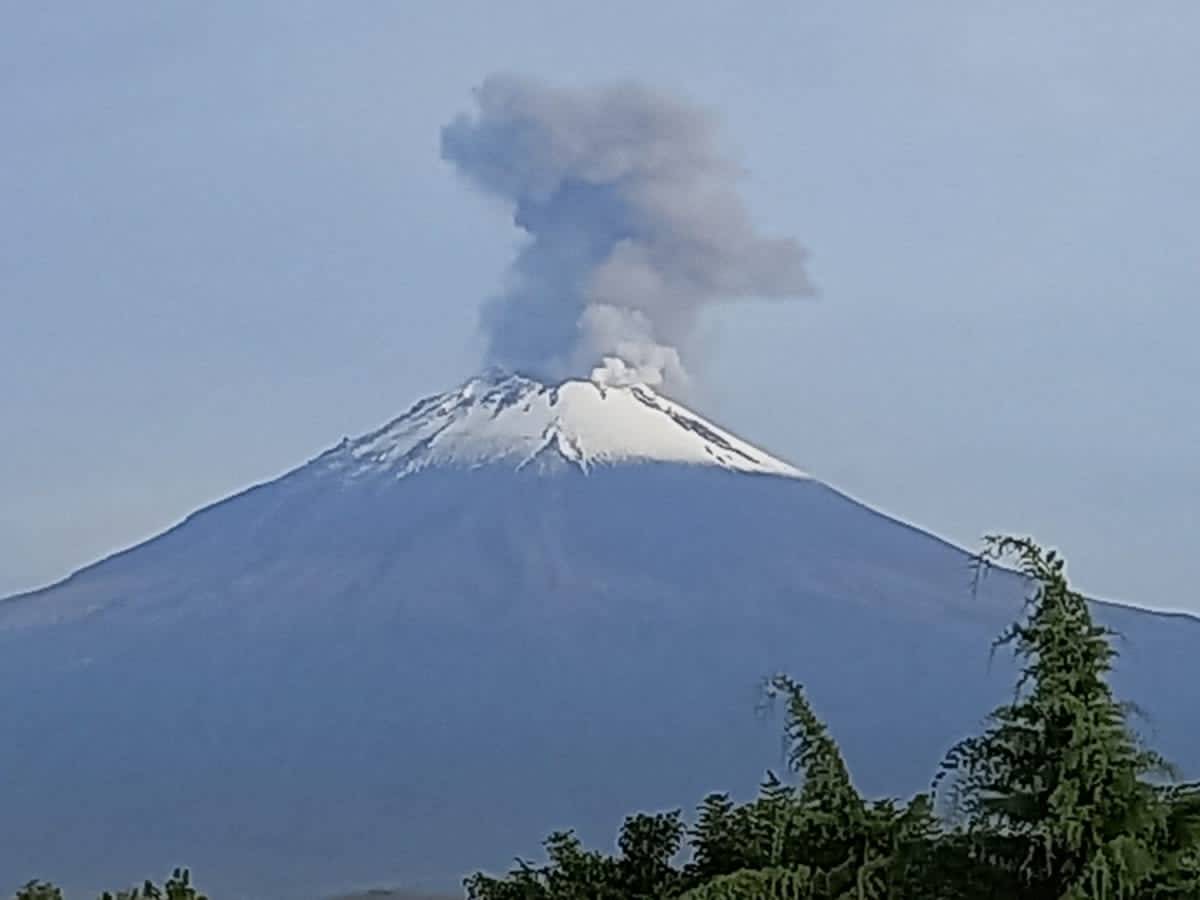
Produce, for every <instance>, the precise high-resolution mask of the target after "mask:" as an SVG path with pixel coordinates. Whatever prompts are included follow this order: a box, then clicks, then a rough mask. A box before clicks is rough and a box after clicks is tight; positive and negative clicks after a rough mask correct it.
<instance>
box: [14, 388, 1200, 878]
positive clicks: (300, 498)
mask: <svg viewBox="0 0 1200 900" xmlns="http://www.w3.org/2000/svg"><path fill="white" fill-rule="evenodd" d="M578 384H579V387H578V388H569V386H568V388H569V389H561V388H560V390H559V392H558V394H557V397H558V399H557V402H554V403H551V397H552V392H553V391H554V389H553V388H546V387H544V386H541V385H537V384H536V383H534V382H529V381H528V380H525V379H509V380H505V379H491V380H486V381H477V382H474V383H473V385H474V386H471V383H469V384H468V385H467V386H464V388H463V389H460V390H459V391H456V392H451V393H450V394H448V395H442V396H441V397H440V398H434V399H433V400H431V401H426V402H424V403H422V404H418V405H417V406H416V407H414V409H413V410H411V411H410V412H409V414H407V415H406V416H404V417H401V419H399V420H397V422H395V423H392V424H391V425H389V426H386V427H385V428H384V429H382V430H380V431H379V432H376V433H375V434H373V435H368V436H367V437H365V438H363V439H360V440H358V441H346V442H343V444H341V445H339V447H337V448H335V449H334V450H331V451H330V452H329V453H327V454H324V455H322V456H321V457H318V458H317V459H316V460H314V461H313V462H312V463H310V464H308V465H306V466H303V467H301V468H300V469H297V470H296V471H294V472H292V473H289V474H288V475H286V476H284V477H283V478H280V479H278V480H276V481H274V482H271V483H269V484H266V485H262V486H259V487H256V488H253V489H251V490H249V491H246V492H244V493H242V494H240V495H237V496H236V497H233V498H230V499H229V500H226V501H224V502H222V503H219V504H216V505H214V506H212V507H209V508H208V509H206V510H203V511H201V512H199V513H197V514H195V515H193V516H192V517H190V518H189V519H188V520H186V521H185V522H184V523H182V524H181V525H180V526H178V527H176V528H175V529H172V530H171V531H169V532H167V533H166V534H164V535H162V536H160V537H159V538H156V539H154V540H152V541H149V542H147V543H145V544H143V545H140V546H139V547H136V548H133V549H131V550H129V551H127V552H125V553H122V554H119V555H117V556H114V557H112V558H110V559H108V560H106V561H104V562H102V563H100V564H98V565H96V566H92V567H90V568H88V569H85V570H83V571H81V572H80V573H78V574H76V575H75V576H73V577H72V578H70V579H68V580H67V581H65V582H63V583H61V584H59V585H56V586H54V587H51V588H49V589H46V590H44V591H40V592H36V593H34V594H29V595H24V596H22V597H18V598H14V599H10V600H8V601H4V602H3V603H0V705H2V708H3V709H5V710H6V713H7V715H6V720H7V721H8V722H9V723H11V724H10V726H9V734H8V735H7V736H6V740H5V741H3V742H0V777H3V779H4V781H3V785H4V787H3V794H2V795H0V803H3V804H4V806H5V808H8V809H17V810H20V811H21V814H20V815H14V816H5V817H0V873H5V877H9V876H8V875H7V873H10V872H11V873H14V875H13V877H12V878H10V880H13V881H14V883H15V882H16V881H19V880H23V879H24V878H27V877H32V876H33V875H35V874H36V875H43V876H44V875H53V876H54V877H56V878H59V879H60V880H62V881H65V882H67V883H68V884H69V885H72V886H77V887H78V888H80V889H87V890H95V889H97V888H99V887H100V886H101V885H111V884H115V883H120V882H121V880H123V879H126V880H127V879H129V878H131V877H133V876H134V875H137V874H140V873H143V872H153V871H157V870H158V869H161V868H163V866H165V865H171V864H175V863H176V862H186V863H188V864H189V865H191V866H193V868H194V869H195V870H196V871H197V872H198V873H199V874H201V875H203V877H204V884H205V886H206V887H207V888H208V889H209V890H210V891H212V892H213V893H214V894H219V895H220V896H230V897H233V896H237V894H235V893H234V888H239V887H240V888H242V889H244V890H246V891H247V893H246V894H245V896H266V897H272V896H297V897H300V896H313V895H315V894H317V893H320V892H326V893H328V892H333V891H335V890H343V889H347V890H348V889H353V888H355V887H361V886H365V885H368V884H377V883H396V884H407V885H413V886H424V887H430V888H445V887H453V886H454V884H455V882H456V881H457V879H458V877H459V876H460V875H461V874H462V873H463V872H464V871H465V870H467V869H471V868H474V867H477V866H488V867H503V866H506V865H507V864H508V861H509V860H510V859H511V857H512V856H513V855H514V854H517V853H523V854H527V855H528V854H532V853H534V852H535V851H536V849H537V843H538V841H540V839H541V838H542V837H543V836H544V834H545V833H546V832H547V831H548V830H550V829H551V828H556V827H570V826H576V827H578V828H579V829H580V830H581V832H582V833H583V834H584V835H585V837H587V838H588V839H589V840H591V841H595V842H598V843H604V842H606V841H609V840H611V837H612V834H613V833H614V831H615V828H616V826H617V825H618V824H619V821H620V817H621V816H622V815H624V814H625V813H627V812H629V811H630V810H632V809H634V808H636V807H638V806H642V805H649V806H657V807H677V806H681V805H682V806H690V805H691V804H693V803H695V802H696V801H698V800H699V799H700V798H701V797H702V796H703V794H704V793H706V792H708V791H710V790H713V789H718V788H732V789H736V790H738V791H741V792H748V791H750V790H752V789H753V786H754V785H755V784H756V782H757V780H758V779H759V778H760V777H761V775H762V771H763V769H764V768H766V767H768V766H776V767H778V766H779V764H780V758H779V745H778V735H777V727H776V724H775V723H769V722H762V721H759V720H758V719H757V718H756V716H755V713H754V710H755V704H756V700H757V694H756V686H757V684H758V682H759V680H760V679H761V678H762V677H763V676H765V675H767V674H769V673H771V672H773V671H776V670H779V669H785V670H787V671H789V672H791V673H792V674H794V675H795V676H796V677H797V678H799V679H801V680H802V681H804V682H805V683H806V684H807V685H808V687H809V689H810V691H811V694H812V697H813V700H814V702H815V704H816V705H817V707H818V708H819V710H820V711H821V712H822V713H823V714H825V715H827V717H828V718H829V720H830V722H831V725H832V726H833V728H834V729H835V732H836V734H837V736H838V738H839V739H840V740H841V741H842V742H843V744H844V747H845V749H846V753H847V756H848V758H849V760H850V763H851V765H852V767H853V770H854V771H855V773H856V775H857V776H858V778H859V781H860V783H861V784H862V786H863V787H864V788H865V789H866V790H868V791H870V792H883V791H911V790H917V789H922V788H924V787H925V786H926V785H927V783H928V780H929V778H930V777H931V776H932V774H933V772H934V769H935V767H936V763H937V761H938V759H939V758H940V755H941V753H942V752H943V751H944V750H945V748H946V747H947V746H948V745H949V744H950V743H951V742H952V741H953V740H954V739H956V738H957V737H959V736H961V735H962V734H963V733H964V732H965V731H969V730H971V729H973V728H974V727H976V725H977V724H978V721H979V719H980V718H981V717H982V715H983V714H984V713H985V712H986V711H987V709H988V708H989V707H990V706H991V705H993V704H994V703H996V702H998V701H1000V700H1001V699H1003V697H1004V696H1005V693H1006V691H1007V690H1008V689H1009V686H1010V677H1009V675H1010V672H1009V669H1010V666H1009V665H1008V663H1007V662H1006V661H1005V660H1003V658H1002V657H997V660H996V661H995V662H994V663H991V664H989V661H988V648H989V645H990V641H991V640H992V639H993V638H994V637H995V635H996V634H997V633H998V632H999V630H1000V629H1001V628H1002V627H1003V626H1004V625H1005V624H1007V623H1008V622H1009V621H1011V619H1012V618H1013V617H1014V616H1015V615H1017V614H1018V612H1019V609H1020V603H1021V599H1022V590H1023V586H1022V585H1021V584H1020V582H1019V581H1018V580H1017V579H1015V578H1014V577H1013V576H1011V575H1008V574H1006V573H1002V572H998V573H995V574H994V575H993V576H991V577H989V578H988V579H987V580H986V581H984V582H983V584H982V585H981V586H980V587H979V589H978V591H972V589H971V572H970V569H969V566H968V559H967V557H966V555H965V554H963V553H962V552H961V551H960V550H958V549H956V548H954V547H952V546H950V545H948V544H946V543H944V542H942V541H939V540H937V539H936V538H933V537H931V536H929V535H927V534H924V533H922V532H920V531H918V530H916V529H913V528H910V527H907V526H904V525H902V524H899V523H897V522H895V521H893V520H890V519H888V518H886V517H884V516H881V515H879V514H877V513H875V512H873V511H871V510H869V509H867V508H865V507H863V506H861V505H859V504H857V503H855V502H853V501H851V500H849V499H847V498H846V497H844V496H842V495H840V494H838V493H837V492H836V491H834V490H832V489H831V488H829V487H827V486H825V485H823V484H821V483H820V482H819V481H816V480H814V479H811V478H806V477H802V476H800V475H799V473H798V472H796V471H795V470H794V469H792V468H791V467H790V466H787V465H786V464H784V463H781V462H779V461H777V460H774V459H773V458H771V457H769V456H768V455H766V454H763V453H761V451H758V450H756V449H755V448H753V447H750V446H749V445H746V444H744V443H743V442H741V441H738V440H737V439H736V438H733V437H732V436H731V435H728V434H727V433H725V432H723V431H721V430H719V429H716V428H715V427H714V426H711V425H710V424H709V423H706V422H704V421H703V420H702V419H700V418H699V417H696V416H694V414H691V413H688V412H687V411H686V410H683V409H682V408H681V407H678V406H677V405H675V404H670V405H668V404H667V401H665V400H662V399H661V398H657V397H655V396H654V395H653V394H652V393H650V392H648V391H646V392H645V395H644V396H645V397H646V398H648V400H649V402H645V401H643V400H641V399H639V398H638V397H636V396H635V395H633V393H632V391H631V390H630V389H609V393H608V395H607V397H606V398H601V399H599V400H596V399H595V398H599V397H600V394H599V389H598V388H597V387H595V386H591V385H587V384H585V383H578ZM588 392H591V393H588ZM623 392H624V393H623ZM489 397H490V398H491V399H488V398H489ZM564 397H565V398H567V399H566V400H565V401H564V400H563V399H562V398H564ZM578 397H586V398H587V399H586V400H583V401H581V402H582V403H586V404H592V405H593V406H594V405H595V404H596V403H601V404H603V403H608V402H609V401H610V400H612V399H613V398H621V399H620V400H617V401H616V402H617V403H620V404H625V405H628V408H629V409H631V410H633V411H634V412H632V413H629V416H633V417H634V418H633V419H632V424H631V420H630V418H628V417H627V416H625V413H621V416H617V415H613V416H612V417H611V418H609V417H606V416H607V413H606V414H604V415H598V414H596V413H595V412H594V411H593V410H592V407H591V406H577V405H576V403H575V399H576V398H578ZM625 405H622V406H619V407H615V408H616V409H618V410H624V409H625V408H626V406H625ZM549 410H553V411H552V412H547V411H549ZM581 410H582V411H581ZM641 416H649V417H650V418H649V419H646V420H643V419H641V418H637V417H641ZM659 417H662V420H661V421H664V422H666V423H667V424H668V425H669V426H670V428H675V429H680V430H682V432H683V433H682V434H676V433H675V432H674V431H671V430H670V428H668V429H667V430H666V431H665V432H664V433H663V434H661V435H657V436H651V437H647V434H652V433H653V428H654V427H655V426H653V425H651V424H650V423H651V422H653V423H655V424H656V425H657V424H658V423H660V419H659ZM680 420H683V421H680ZM597 423H600V424H597ZM550 426H552V427H551V433H550V434H547V433H546V429H547V427H550ZM435 433H436V434H437V436H436V437H433V439H432V440H431V439H430V438H431V436H433V435H434V434H435ZM514 435H515V437H514ZM664 447H665V448H668V449H663V448H664ZM683 448H686V449H683ZM697 448H699V449H697ZM1101 614H1102V616H1103V617H1104V618H1105V619H1106V620H1107V621H1109V622H1111V623H1113V624H1115V625H1116V626H1118V627H1120V628H1121V629H1122V630H1123V631H1124V632H1125V633H1126V634H1127V635H1128V638H1129V641H1128V645H1127V647H1126V648H1125V650H1124V653H1125V656H1124V658H1123V665H1122V669H1121V671H1120V672H1119V678H1120V680H1121V684H1122V688H1123V689H1124V690H1125V693H1126V694H1127V695H1128V696H1130V697H1131V698H1132V699H1136V700H1138V701H1139V702H1141V703H1142V704H1143V705H1144V706H1146V707H1147V708H1148V709H1149V710H1150V712H1151V713H1152V714H1153V715H1154V716H1155V721H1156V722H1157V723H1158V727H1159V732H1158V734H1157V735H1156V743H1157V744H1158V746H1160V747H1161V749H1163V750H1164V751H1166V752H1167V753H1168V754H1169V755H1172V756H1174V757H1175V758H1176V759H1178V760H1179V761H1180V762H1182V763H1184V764H1185V766H1186V767H1188V768H1189V769H1190V770H1191V771H1192V772H1196V771H1200V765H1198V764H1200V758H1198V753H1197V749H1196V748H1197V747H1198V746H1200V742H1198V741H1197V738H1198V737H1200V734H1198V733H1197V732H1198V731H1200V729H1198V728H1197V726H1196V722H1195V718H1196V717H1195V714H1194V710H1195V709H1196V708H1200V706H1198V701H1200V678H1198V677H1197V675H1200V665H1198V664H1197V662H1196V661H1195V651H1196V648H1197V647H1200V622H1197V621H1195V620H1193V619H1190V618H1186V617H1165V616H1159V615H1154V614H1150V613H1144V612H1139V611H1135V610H1129V609H1124V608H1119V607H1102V608H1101ZM1168 684H1169V685H1171V686H1172V687H1171V690H1169V691H1164V690H1163V689H1162V686H1163V685H1168ZM68 866H69V867H70V868H67V867H68Z"/></svg>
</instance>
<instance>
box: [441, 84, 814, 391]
mask: <svg viewBox="0 0 1200 900" xmlns="http://www.w3.org/2000/svg"><path fill="white" fill-rule="evenodd" d="M475 101H476V104H477V109H476V110H475V112H474V114H473V115H462V116H459V117H458V118H456V119H455V120H454V121H453V122H451V123H450V124H449V125H447V126H445V127H444V128H443V129H442V134H441V152H442V158H443V159H445V160H447V161H449V162H450V163H452V164H453V165H454V166H455V167H456V168H457V169H458V171H459V172H460V173H461V174H462V175H463V176H465V177H466V178H467V179H468V180H469V181H470V182H471V183H473V184H474V185H475V186H476V187H478V188H479V189H481V190H482V191H484V192H485V193H487V194H491V195H495V196H497V197H499V198H501V199H502V200H504V201H505V202H506V203H507V204H510V205H511V209H512V213H513V221H514V223H515V224H516V225H517V226H518V227H519V228H521V229H522V230H523V231H525V232H526V233H527V235H528V237H529V240H528V242H527V243H526V245H525V246H524V248H523V249H522V250H521V252H520V254H519V255H518V257H517V259H516V260H515V261H514V263H513V266H512V268H511V270H510V272H509V274H508V278H507V282H506V285H505V287H504V289H503V290H502V291H501V293H499V294H498V295H497V296H495V297H493V298H491V299H490V300H489V301H488V302H487V303H486V304H485V305H484V308H483V312H482V325H483V328H484V331H485V334H486V337H487V340H488V355H489V362H491V363H494V364H498V365H502V366H505V367H508V368H513V369H517V370H521V371H527V372H530V373H533V374H537V375H542V376H546V377H551V378H562V377H566V376H569V375H580V374H591V376H592V377H594V378H597V379H599V380H604V381H607V382H609V383H627V382H632V381H642V382H646V383H649V384H656V385H661V384H665V385H666V386H667V387H671V386H676V387H682V386H684V385H685V384H686V381H687V372H686V369H685V367H684V361H683V359H682V357H681V353H682V350H683V348H685V347H686V346H687V344H688V337H689V335H690V334H691V333H692V331H693V329H694V327H695V324H696V321H697V317H698V314H699V313H700V311H701V310H702V309H703V308H704V307H705V306H708V305H710V304H715V303H724V302H728V301H732V300H736V299H739V298H789V297H798V296H803V295H805V294H809V293H811V288H810V285H809V281H808V278H807V276H806V274H805V270H804V261H805V253H804V250H803V248H801V247H800V245H799V244H798V243H796V242H795V241H794V240H791V239H788V238H771V237H764V236H763V235H761V234H759V233H758V232H757V231H756V230H755V228H754V227H753V225H752V224H751V222H750V220H749V216H748V214H747V211H746V208H745V204H744V203H743V201H742V198H741V196H740V194H739V192H738V180H739V178H740V177H741V174H742V173H741V170H740V169H739V168H738V167H737V166H736V165H734V164H733V163H732V161H731V160H730V159H728V158H727V157H726V156H725V155H723V154H722V153H721V152H719V148H718V147H717V143H716V123H715V122H714V120H713V118H712V117H711V116H710V115H709V114H708V113H707V112H706V111H704V110H702V109H700V108H698V107H695V106H693V105H691V104H689V103H686V102H683V101H681V100H678V99H675V98H673V97H669V96H664V95H662V94H659V93H656V92H654V91H651V90H649V89H647V88H644V87H641V86H638V85H635V84H621V85H616V86H611V87H603V88H596V89H585V90H577V89H570V90H568V89H562V88H554V87H550V86H547V85H545V84H542V83H540V82H537V81H533V80H529V79H523V78H517V77H513V76H507V75H497V76H492V77H489V78H488V79H486V80H485V81H484V83H483V84H482V85H481V86H480V87H479V88H478V89H477V90H476V91H475Z"/></svg>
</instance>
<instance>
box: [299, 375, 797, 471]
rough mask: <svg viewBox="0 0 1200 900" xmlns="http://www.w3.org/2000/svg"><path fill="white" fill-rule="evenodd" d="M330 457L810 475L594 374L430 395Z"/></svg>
mask: <svg viewBox="0 0 1200 900" xmlns="http://www.w3.org/2000/svg"><path fill="white" fill-rule="evenodd" d="M323 461H324V462H325V463H326V464H327V465H329V466H330V467H332V468H335V469H338V470H342V471H345V472H348V473H350V474H351V475H363V474H367V473H370V472H379V471H386V472H389V473H394V474H395V475H397V476H404V475H408V474H411V473H413V472H416V471H420V470H421V469H425V468H428V467H431V466H453V467H466V468H472V467H476V466H482V465H488V464H492V463H506V464H513V465H515V466H516V467H517V468H522V467H524V466H526V465H529V464H535V465H546V464H555V463H563V462H565V463H569V464H573V465H576V466H578V467H579V468H581V469H583V470H584V471H586V470H588V469H590V468H591V467H593V466H602V465H611V464H614V463H626V462H651V461H653V462H671V463H682V464H691V465H704V466H717V467H720V468H724V469H730V470H734V471H738V472H750V473H760V474H769V475H782V476H789V477H794V478H801V477H805V476H804V474H803V473H802V472H800V471H799V470H798V469H795V468H793V467H792V466H790V465H788V464H787V463H785V462H783V461H782V460H780V459H777V458H775V457H773V456H771V455H770V454H767V453H764V452H763V451H762V450H759V449H758V448H756V447H753V446H751V445H750V444H747V443H746V442H744V441H742V440H739V439H738V438H736V437H734V436H733V435H732V434H730V433H729V432H727V431H724V430H722V429H720V428H718V427H717V426H715V425H713V424H711V423H709V422H707V421H705V420H704V419H702V418H701V417H699V416H697V415H696V414H695V413H693V412H691V411H689V410H687V409H686V408H684V407H683V406H680V405H679V404H677V403H674V402H672V401H670V400H667V399H666V398H665V397H662V396H660V395H659V394H657V393H656V392H655V391H654V390H652V389H651V388H650V387H648V386H646V385H643V384H630V385H618V386H612V385H606V384H603V383H600V382H598V381H591V380H584V379H579V380H570V381H565V382H563V383H562V384H559V385H547V384H543V383H542V382H540V381H536V380H534V379H531V378H527V377H524V376H521V375H514V374H504V373H492V374H488V375H485V376H481V377H478V378H473V379H471V380H470V381H467V382H466V383H465V384H463V385H462V386H461V387H459V388H458V389H456V390H453V391H450V392H448V393H445V394H437V395H435V396H432V397H428V398H426V399H425V400H422V401H420V402H419V403H417V404H416V405H415V406H413V407H412V409H410V410H409V411H408V412H407V413H405V414H404V415H402V416H400V418H398V419H395V420H394V421H392V422H390V423H388V424H387V425H385V426H384V427H382V428H380V429H379V430H377V431H374V432H372V433H370V434H367V435H365V436H363V437H360V438H358V439H356V440H347V441H344V442H343V443H342V444H341V445H340V446H339V447H337V448H335V449H334V450H333V451H331V452H330V453H329V454H327V455H326V457H325V459H324V460H323Z"/></svg>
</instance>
